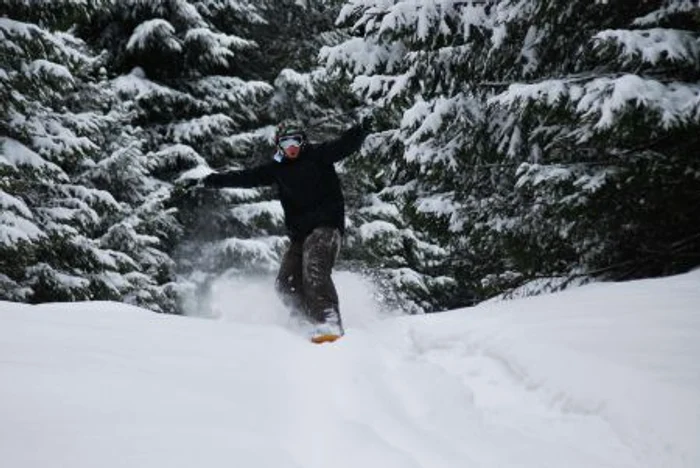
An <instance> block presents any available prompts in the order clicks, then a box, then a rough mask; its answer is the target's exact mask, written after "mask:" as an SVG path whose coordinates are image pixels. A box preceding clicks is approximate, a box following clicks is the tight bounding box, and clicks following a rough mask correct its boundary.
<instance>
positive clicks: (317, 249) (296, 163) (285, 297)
mask: <svg viewBox="0 0 700 468" xmlns="http://www.w3.org/2000/svg"><path fill="white" fill-rule="evenodd" d="M370 125H371V118H370V117H366V118H365V119H363V121H362V123H361V124H360V125H357V126H355V127H353V128H351V129H350V130H347V131H346V132H345V133H344V134H342V135H341V136H340V137H339V138H337V139H335V140H332V141H327V142H324V143H321V144H318V145H314V144H311V143H310V142H309V141H308V140H307V137H306V132H305V130H304V128H303V127H302V126H301V125H300V124H299V123H298V122H296V121H285V122H282V123H280V124H279V125H278V126H277V129H276V132H275V145H276V147H277V153H276V154H275V156H274V161H272V162H270V163H267V164H263V165H261V166H257V167H254V168H251V169H246V170H241V171H230V172H225V173H212V174H209V175H208V176H206V177H204V178H203V179H202V183H203V185H204V186H205V187H211V188H223V187H241V188H249V187H258V186H265V185H275V186H276V187H277V190H278V196H279V199H280V202H281V203H282V208H283V210H284V221H285V226H286V228H287V232H288V235H289V238H290V240H291V243H290V245H289V247H288V248H287V251H286V253H285V254H284V256H283V258H282V264H281V266H280V269H279V273H278V275H277V279H276V281H275V288H276V290H277V293H278V294H279V295H280V297H281V299H282V302H283V303H284V304H285V305H286V306H287V307H288V308H289V309H290V311H291V313H292V315H293V316H297V317H299V316H301V317H303V318H305V319H307V320H308V321H310V322H311V323H312V324H313V325H314V329H313V331H312V337H311V339H312V341H314V342H316V343H322V342H326V341H335V340H336V339H338V338H340V337H341V336H342V335H343V334H344V330H343V324H342V320H341V317H340V309H339V304H338V294H337V292H336V289H335V285H334V284H333V280H332V279H331V270H332V268H333V265H334V263H335V260H336V257H337V255H338V252H339V250H340V242H341V237H342V235H343V233H344V230H345V201H344V198H343V191H342V189H341V186H340V180H339V179H338V175H337V173H336V171H335V167H334V163H336V162H338V161H340V160H342V159H343V158H345V157H347V156H349V155H350V154H352V153H354V152H356V151H357V150H359V148H360V146H362V143H363V142H364V140H365V138H366V136H367V135H368V133H369V127H370Z"/></svg>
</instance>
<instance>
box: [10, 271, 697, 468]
mask: <svg viewBox="0 0 700 468" xmlns="http://www.w3.org/2000/svg"><path fill="white" fill-rule="evenodd" d="M336 279H337V280H338V286H339V291H340V294H341V304H342V305H343V307H344V309H343V311H344V315H345V318H346V323H347V324H348V335H347V336H346V337H345V338H344V339H343V340H341V341H339V342H337V343H335V344H333V345H323V346H317V345H312V344H310V343H308V342H306V341H305V340H304V339H303V338H302V337H301V336H300V334H299V333H297V332H296V331H294V330H293V329H292V328H290V327H288V326H287V324H286V321H285V319H284V317H283V315H282V313H281V312H280V309H279V304H276V302H275V300H274V295H273V294H272V291H271V290H272V285H271V283H270V282H269V281H268V282H267V283H265V282H264V281H258V282H252V283H250V284H246V283H245V282H240V280H239V282H238V283H236V282H231V281H229V282H228V283H227V282H222V283H221V284H219V285H216V287H215V288H213V289H212V294H213V295H212V297H211V298H210V301H209V303H208V305H207V308H208V309H207V311H206V315H209V316H210V317H216V318H215V319H212V318H207V319H205V318H194V317H173V316H165V315H158V314H153V313H150V312H147V311H144V310H142V309H138V308H135V307H130V306H126V305H123V304H115V303H105V302H93V303H77V304H45V305H40V306H29V305H23V304H15V303H8V302H0V381H1V382H2V385H0V460H1V461H2V466H8V467H13V468H24V467H46V466H70V467H72V468H77V467H95V466H100V467H105V468H111V467H140V466H144V467H149V468H158V467H164V468H165V467H167V468H173V467H192V466H206V467H231V466H246V467H274V468H286V467H289V468H299V467H304V468H315V467H319V468H321V467H323V468H326V467H329V466H333V467H334V468H345V467H348V468H357V467H358V466H364V467H381V468H393V467H396V468H399V467H400V468H418V467H424V468H440V467H445V468H447V467H449V468H454V467H462V466H469V467H494V468H496V467H498V468H502V467H515V466H517V467H532V468H535V467H536V468H544V467H552V468H555V467H556V468H561V467H564V466H565V467H586V468H590V467H630V468H631V467H635V468H639V467H659V468H661V467H664V468H665V467H687V468H691V467H697V466H700V450H699V448H698V443H697V441H698V440H700V360H699V359H698V356H700V306H699V304H700V271H695V272H691V273H688V274H685V275H680V276H676V277H671V278H664V279H656V280H647V281H635V282H628V283H618V284H597V285H591V286H586V287H582V288H578V289H575V290H570V291H566V292H563V293H559V294H553V295H549V296H540V297H535V298H529V299H522V300H516V301H509V302H499V303H493V302H490V303H485V304H482V305H480V306H477V307H474V308H470V309H462V310H457V311H452V312H449V313H444V314H439V315H429V316H409V317H401V318H396V317H393V318H389V317H384V316H382V315H381V314H379V313H378V312H377V310H376V306H374V305H373V304H372V301H371V296H372V292H371V289H370V288H369V287H368V286H367V285H365V284H364V283H363V282H362V281H360V280H359V279H358V278H357V277H356V276H354V275H351V274H348V273H343V274H339V275H336Z"/></svg>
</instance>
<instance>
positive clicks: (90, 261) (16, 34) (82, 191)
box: [0, 1, 137, 302]
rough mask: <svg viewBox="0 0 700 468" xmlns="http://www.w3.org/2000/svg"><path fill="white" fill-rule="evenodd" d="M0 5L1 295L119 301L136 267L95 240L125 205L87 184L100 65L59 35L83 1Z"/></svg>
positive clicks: (100, 126) (99, 131)
mask: <svg viewBox="0 0 700 468" xmlns="http://www.w3.org/2000/svg"><path fill="white" fill-rule="evenodd" d="M0 6H1V7H2V10H3V11H5V12H8V13H9V16H5V17H2V18H0V36H1V37H2V41H0V60H1V66H0V80H2V90H3V91H2V92H1V94H0V100H1V101H2V105H1V106H0V107H1V108H2V110H1V111H0V112H1V113H2V119H0V121H1V122H2V123H1V124H0V205H1V211H0V228H1V230H0V232H2V234H1V235H0V296H1V297H3V298H5V299H10V300H22V301H30V302H42V301H59V300H86V299H117V298H120V297H121V296H122V295H123V294H125V293H126V291H128V290H130V289H133V284H132V283H131V282H130V279H129V274H130V273H132V272H134V271H136V270H137V266H136V263H135V261H134V259H133V258H132V257H130V256H128V255H127V254H126V253H125V252H121V251H118V250H115V249H111V248H108V247H106V246H104V245H103V243H102V240H101V237H102V236H103V235H104V233H105V232H106V231H107V230H108V229H109V226H110V224H111V223H112V221H113V220H114V219H115V218H116V217H119V216H120V215H121V213H122V212H123V208H124V207H123V206H122V205H121V204H120V203H119V202H118V201H117V200H116V199H115V198H114V197H113V196H112V194H111V193H110V192H108V191H105V190H103V189H101V188H99V187H97V186H95V185H91V184H89V183H87V184H86V183H85V180H84V179H83V175H84V173H85V172H86V171H87V170H89V168H91V167H92V166H94V165H95V161H96V160H98V159H99V158H100V152H101V150H100V147H101V144H102V143H103V137H104V135H105V133H106V132H107V129H108V128H109V127H110V125H111V122H110V119H109V117H108V116H106V115H105V114H104V113H103V112H101V103H102V101H103V99H104V96H103V95H102V93H101V91H100V89H99V85H98V83H97V81H98V79H99V66H100V63H99V59H98V58H97V57H95V56H94V55H92V54H91V53H90V51H89V49H88V48H87V47H86V45H85V44H84V43H83V42H82V41H80V40H79V39H77V38H76V37H75V36H73V35H71V34H70V33H68V32H64V31H62V30H60V29H58V28H62V27H68V26H70V25H71V24H72V21H75V20H79V19H81V18H82V19H83V20H85V19H86V18H87V16H88V15H89V13H90V10H88V9H87V8H86V5H85V4H84V2H80V1H74V2H72V1H65V2H61V3H60V4H58V3H55V2H34V3H33V4H32V5H26V4H25V3H23V2H19V3H18V2H13V1H5V2H0ZM43 7H45V8H43ZM53 28H57V29H53Z"/></svg>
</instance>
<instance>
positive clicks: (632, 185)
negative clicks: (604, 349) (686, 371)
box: [324, 0, 699, 302]
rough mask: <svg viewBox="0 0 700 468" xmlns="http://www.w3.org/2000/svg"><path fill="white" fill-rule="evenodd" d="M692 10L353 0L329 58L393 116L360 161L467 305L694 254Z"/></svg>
mask: <svg viewBox="0 0 700 468" xmlns="http://www.w3.org/2000/svg"><path fill="white" fill-rule="evenodd" d="M697 9H698V6H697V2H691V1H683V0H678V1H655V2H654V1H649V2H642V3H640V4H638V5H631V4H629V2H622V1H607V2H590V1H574V2H566V3H557V4H554V3H552V2H545V1H522V0H505V1H499V2H482V1H460V2H444V1H431V0H426V1H423V2H420V3H418V2H413V1H400V0H397V1H393V2H380V1H373V0H354V1H349V2H348V3H347V4H346V6H345V8H344V10H343V12H342V14H341V20H342V21H344V22H345V23H346V24H350V25H353V27H354V31H355V34H356V36H357V37H355V38H353V39H351V40H349V41H347V42H345V43H344V44H341V45H340V46H338V47H335V48H329V49H327V50H326V51H325V53H324V55H325V58H326V61H327V64H328V65H329V66H330V67H336V68H340V69H344V70H347V71H348V72H349V73H351V74H353V75H354V76H355V86H356V87H357V89H358V90H360V91H363V92H364V93H365V95H366V96H367V97H368V98H372V99H375V100H376V101H377V102H378V103H380V104H381V105H383V106H384V107H385V109H387V110H393V111H394V112H395V115H397V118H396V119H395V120H394V122H393V124H390V125H389V127H390V128H392V129H391V130H389V131H387V132H386V134H385V135H386V137H385V138H386V139H385V143H384V144H383V145H379V146H378V147H377V151H376V152H375V156H374V157H375V159H377V160H378V162H379V163H380V166H379V168H377V167H376V166H375V167H374V169H373V171H372V173H371V174H372V175H373V176H374V177H375V178H379V177H384V178H385V179H384V181H382V182H381V183H380V185H379V188H380V189H381V192H380V193H383V195H384V196H385V197H387V198H388V196H387V194H388V193H392V192H395V190H392V188H391V187H392V186H397V187H400V188H401V193H402V194H403V195H404V201H403V202H402V203H400V204H398V206H396V209H395V210H392V212H393V213H396V212H398V213H400V214H402V215H410V217H409V218H408V219H409V226H410V227H411V228H412V229H413V230H414V232H417V233H420V235H422V236H426V235H427V236H429V237H427V238H430V239H431V240H437V241H438V242H439V241H441V240H443V241H444V243H440V242H439V243H440V244H441V247H444V248H445V249H446V251H447V254H448V259H449V261H448V262H447V264H446V265H443V266H442V267H441V271H445V272H447V273H448V274H450V275H451V276H453V277H454V278H456V279H457V281H458V283H459V285H460V291H462V294H461V298H460V300H461V301H465V302H466V301H467V300H468V298H469V296H470V295H471V294H472V293H474V294H476V295H477V296H478V297H486V296H488V295H491V294H494V293H499V292H503V291H504V290H506V289H507V288H509V287H512V286H515V285H518V284H522V283H523V282H526V281H528V280H531V279H534V278H538V277H542V276H544V277H565V278H571V277H573V276H575V275H576V274H578V273H589V274H593V273H595V272H596V271H600V270H603V269H605V270H608V271H609V272H614V273H616V275H617V277H621V276H624V275H630V274H653V273H659V272H661V271H674V269H676V268H682V267H683V265H685V266H686V267H687V266H689V265H691V264H697V251H698V249H697V232H696V231H697V229H696V227H695V226H694V224H693V223H692V222H691V220H693V219H697V218H698V216H697V208H696V207H697V206H698V204H697V202H696V201H697V189H696V188H697V174H698V171H697V161H693V160H692V157H691V156H690V153H691V152H692V150H691V148H694V147H697V135H698V134H699V133H698V131H697V130H698V129H697V119H698V113H697V105H698V98H697V95H698V94H697V82H698V75H697V72H698V63H699V62H698V60H697V57H698V49H697V48H698V25H697V21H698V17H697ZM370 167H371V165H370ZM671 187H673V189H671ZM640 193H643V198H642V200H643V201H642V202H641V203H640V202H639V201H638V200H639V196H640ZM391 198H392V203H396V201H395V200H397V198H396V197H391ZM684 199H685V200H686V201H690V203H687V202H686V203H684V202H682V201H681V200H684ZM384 211H385V212H386V210H384ZM655 218H656V219H662V220H664V223H665V224H663V225H662V224H658V223H657V222H654V221H652V220H653V219H655ZM662 226H663V227H662ZM669 226H671V228H670V229H669ZM442 268H444V270H442Z"/></svg>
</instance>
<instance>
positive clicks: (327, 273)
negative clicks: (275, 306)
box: [275, 227, 340, 322]
mask: <svg viewBox="0 0 700 468" xmlns="http://www.w3.org/2000/svg"><path fill="white" fill-rule="evenodd" d="M339 250H340V231H338V229H335V228H331V227H318V228H316V229H314V230H313V231H312V232H311V234H309V235H308V236H307V237H306V239H304V240H303V241H292V243H291V244H290V246H289V248H288V249H287V252H286V253H285V254H284V257H283V258H282V265H281V266H280V271H279V274H278V275H277V281H276V282H275V286H276V289H277V293H278V294H279V295H280V297H281V298H282V302H284V304H285V305H286V306H287V307H288V308H289V309H290V311H291V313H292V314H293V315H294V314H303V315H304V316H306V317H308V318H310V319H311V320H312V321H313V322H325V321H326V320H328V319H330V318H337V320H338V322H340V310H339V308H338V293H337V292H336V290H335V285H334V284H333V280H332V279H331V270H332V269H333V265H334V264H335V260H336V257H337V256H338V251H339Z"/></svg>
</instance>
